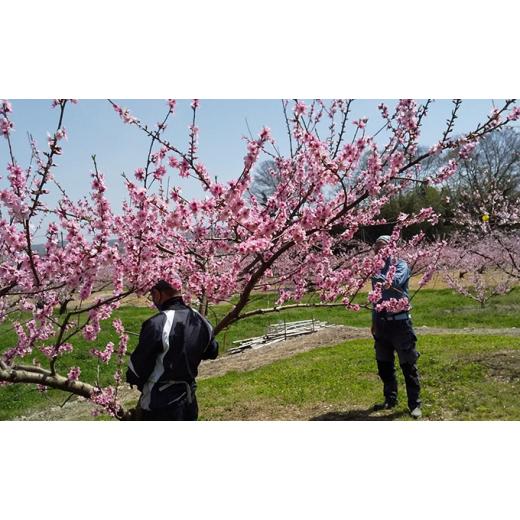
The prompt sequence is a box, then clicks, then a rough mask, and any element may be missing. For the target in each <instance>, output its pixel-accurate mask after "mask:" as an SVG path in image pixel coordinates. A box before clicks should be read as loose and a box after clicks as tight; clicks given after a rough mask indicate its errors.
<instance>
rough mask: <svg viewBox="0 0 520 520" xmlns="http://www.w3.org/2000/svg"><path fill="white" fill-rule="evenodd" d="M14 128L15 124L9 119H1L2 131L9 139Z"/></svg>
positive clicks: (0, 129)
mask: <svg viewBox="0 0 520 520" xmlns="http://www.w3.org/2000/svg"><path fill="white" fill-rule="evenodd" d="M13 129H14V124H13V123H12V122H11V121H9V119H6V118H2V119H0V132H2V135H3V136H4V137H5V138H6V139H7V137H8V136H9V134H10V133H11V132H12V130H13Z"/></svg>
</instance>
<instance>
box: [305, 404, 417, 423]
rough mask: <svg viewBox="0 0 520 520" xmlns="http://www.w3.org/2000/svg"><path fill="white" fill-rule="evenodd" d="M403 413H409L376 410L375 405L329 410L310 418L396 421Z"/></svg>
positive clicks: (313, 419) (316, 419)
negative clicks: (336, 410) (356, 408)
mask: <svg viewBox="0 0 520 520" xmlns="http://www.w3.org/2000/svg"><path fill="white" fill-rule="evenodd" d="M403 415H407V412H406V411H404V410H401V411H395V412H392V413H385V412H380V411H376V410H374V408H373V407H370V408H368V409H367V410H348V411H346V412H327V413H325V414H322V415H317V416H316V417H312V418H311V419H309V420H310V421H394V420H396V419H399V418H400V417H402V416H403Z"/></svg>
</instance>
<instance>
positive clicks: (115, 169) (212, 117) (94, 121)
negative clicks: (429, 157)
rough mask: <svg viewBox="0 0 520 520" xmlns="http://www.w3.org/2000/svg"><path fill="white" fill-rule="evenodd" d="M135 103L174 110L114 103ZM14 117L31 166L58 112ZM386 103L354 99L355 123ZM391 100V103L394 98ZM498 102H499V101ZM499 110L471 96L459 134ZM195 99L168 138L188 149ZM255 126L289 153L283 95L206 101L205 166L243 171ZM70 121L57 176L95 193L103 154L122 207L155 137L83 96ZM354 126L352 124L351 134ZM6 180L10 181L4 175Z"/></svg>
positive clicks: (71, 108) (375, 121)
mask: <svg viewBox="0 0 520 520" xmlns="http://www.w3.org/2000/svg"><path fill="white" fill-rule="evenodd" d="M114 101H116V102H118V103H119V104H121V105H122V106H124V107H126V108H129V109H130V111H131V113H132V114H133V115H135V116H136V117H138V118H139V119H140V120H141V121H143V122H146V123H148V124H152V125H153V124H155V123H156V122H158V121H160V120H161V119H162V118H163V117H164V115H165V113H166V110H167V106H166V102H165V100H114ZM11 102H12V105H13V113H12V114H11V116H12V120H13V122H14V124H15V132H14V133H13V139H12V141H13V145H14V150H15V156H16V158H17V160H18V162H19V163H21V164H22V165H24V166H27V164H28V161H29V158H30V154H29V146H28V142H27V132H30V133H31V134H32V135H33V136H34V137H35V138H36V140H37V141H38V143H39V144H40V148H43V147H44V145H45V142H46V134H47V132H48V131H52V130H54V129H55V127H56V122H57V116H58V110H57V109H54V110H52V109H51V108H50V104H51V102H50V100H11ZM379 102H380V100H359V101H355V102H354V104H353V113H352V120H353V119H357V118H359V117H362V116H367V117H369V123H368V125H367V126H368V130H369V131H370V130H371V129H372V130H375V129H378V128H379V126H380V124H381V119H380V117H379V112H378V110H377V105H378V104H379ZM387 103H388V104H392V103H393V102H392V101H387ZM497 103H498V104H499V103H500V101H497ZM491 108H492V101H491V100H467V101H465V102H464V103H463V106H462V109H461V111H460V117H459V119H458V121H457V127H456V133H461V132H464V131H467V130H470V129H471V128H473V127H474V126H475V124H476V123H477V122H478V121H481V120H483V119H484V118H485V117H486V115H487V114H488V113H489V111H490V109H491ZM450 111H451V102H450V101H448V100H438V101H436V102H435V103H434V104H433V106H432V108H431V110H430V115H429V117H428V119H427V120H426V121H425V124H424V126H423V130H422V137H421V143H422V144H425V145H430V144H432V143H434V142H435V141H436V140H437V139H438V138H439V136H440V133H441V132H442V129H443V127H444V123H445V121H446V119H447V118H448V117H449V115H450ZM191 116H192V113H191V109H190V101H188V100H180V101H179V102H178V105H177V109H176V115H175V117H174V118H173V119H170V121H169V124H168V129H167V138H168V139H169V140H170V141H171V142H172V143H174V144H176V145H177V146H179V147H180V148H181V149H184V150H185V149H186V148H187V143H188V130H187V129H188V125H189V124H190V123H191ZM246 120H247V124H248V125H249V128H250V129H251V132H252V133H253V135H256V134H257V133H258V132H259V131H260V130H261V128H262V127H263V126H264V125H265V126H268V127H270V128H271V130H272V133H273V136H274V137H275V139H276V140H277V141H278V144H279V148H280V149H281V151H282V152H284V151H285V152H287V149H288V147H287V132H286V128H285V121H284V118H283V112H282V108H281V101H280V100H272V99H269V100H201V106H200V108H199V110H198V118H197V124H198V126H199V128H200V148H199V157H200V159H201V160H202V161H203V162H204V163H205V164H206V167H207V168H208V171H209V172H210V175H211V176H215V175H217V176H218V178H219V180H221V181H227V180H231V179H233V178H235V177H236V176H237V175H239V173H240V171H241V169H242V164H243V157H244V155H245V142H244V140H243V139H242V137H243V136H244V135H247V134H248V128H247V125H246ZM64 126H65V128H66V129H67V132H68V141H67V142H65V143H64V144H63V155H62V156H61V157H59V158H58V159H57V164H58V168H57V169H56V170H55V176H56V178H57V179H58V181H59V182H60V184H61V185H62V186H63V187H64V188H65V190H66V191H67V192H68V193H69V194H70V195H71V197H72V198H73V199H78V198H80V197H81V196H83V195H84V194H85V193H87V192H88V189H89V184H90V177H89V172H90V171H91V170H92V161H91V158H90V156H91V155H92V154H96V156H97V162H98V166H99V168H100V170H101V171H102V172H103V173H104V174H105V178H106V180H107V184H108V187H109V189H108V193H107V196H108V198H109V200H110V201H111V202H113V203H114V204H115V205H116V207H117V206H118V205H119V204H120V202H121V201H122V200H123V198H124V196H125V193H124V192H125V190H124V188H123V183H122V179H121V173H122V172H125V173H127V174H130V175H131V174H132V173H133V171H134V170H135V169H136V168H138V167H140V166H144V164H145V162H146V156H147V152H148V147H149V140H148V138H147V137H146V136H145V135H144V134H143V133H142V132H141V131H140V130H139V129H137V128H136V127H134V126H130V125H125V124H123V123H122V121H121V120H120V119H119V117H118V115H117V114H116V113H115V112H114V110H113V108H112V107H111V105H110V104H109V103H108V101H106V100H80V101H79V103H78V104H76V105H72V104H71V105H68V106H67V110H66V113H65V119H64ZM353 129H354V127H353V126H352V125H350V132H353ZM7 151H8V150H7V145H6V143H5V140H3V139H2V140H1V142H0V158H1V163H2V168H4V167H5V164H6V162H7V158H8V156H7ZM2 176H3V177H4V180H3V181H0V182H1V185H2V186H4V185H5V184H4V183H5V175H4V173H3V172H2ZM173 184H178V185H181V187H182V188H183V192H184V194H185V196H187V197H188V198H191V197H196V196H198V195H200V193H201V191H200V189H199V187H198V185H197V184H196V182H195V181H194V180H193V179H186V180H183V179H179V178H178V177H176V178H175V179H171V180H170V186H172V185H173Z"/></svg>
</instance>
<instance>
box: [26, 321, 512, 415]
mask: <svg viewBox="0 0 520 520" xmlns="http://www.w3.org/2000/svg"><path fill="white" fill-rule="evenodd" d="M415 331H416V333H417V335H418V336H423V335H427V334H435V335H437V334H478V335H489V336H492V335H495V336H520V329H517V328H501V329H484V328H475V327H468V328H464V329H449V328H442V327H416V328H415ZM370 337H371V336H370V331H369V330H368V329H365V328H358V327H346V326H343V325H334V326H330V327H327V328H324V329H321V330H319V331H317V332H315V333H313V334H308V335H306V336H299V337H297V338H293V339H290V340H287V341H282V342H280V343H276V344H274V345H271V346H267V347H263V348H260V349H257V350H246V351H244V352H242V353H240V354H233V355H229V356H222V357H219V358H218V359H215V360H214V361H203V362H202V364H201V365H200V368H199V379H205V378H208V377H215V376H221V375H224V374H226V373H228V372H248V371H250V370H254V369H256V368H259V367H262V366H264V365H269V364H271V363H274V362H275V361H278V360H280V359H285V358H288V357H291V356H294V355H296V354H299V353H301V352H307V351H309V350H312V349H315V348H317V347H327V346H329V347H330V346H334V345H337V344H339V343H342V342H344V341H347V340H351V339H359V338H370ZM138 397H139V394H138V392H137V391H135V390H131V389H129V388H125V389H122V390H121V393H120V399H121V401H122V402H123V403H125V404H128V403H130V404H132V403H133V402H135V401H137V398H138ZM91 410H92V406H91V405H90V403H88V402H85V401H79V400H71V401H69V402H68V403H67V404H66V405H65V406H63V407H58V406H52V407H49V408H47V409H45V410H40V411H38V412H34V413H31V414H28V415H27V416H22V417H19V418H18V420H32V421H48V420H53V421H60V420H61V421H63V420H89V419H91V414H90V411H91Z"/></svg>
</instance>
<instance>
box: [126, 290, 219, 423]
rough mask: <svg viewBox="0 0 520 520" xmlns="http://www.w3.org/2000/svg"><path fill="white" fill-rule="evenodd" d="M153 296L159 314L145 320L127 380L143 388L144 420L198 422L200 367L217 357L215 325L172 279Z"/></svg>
mask: <svg viewBox="0 0 520 520" xmlns="http://www.w3.org/2000/svg"><path fill="white" fill-rule="evenodd" d="M150 296H151V299H152V301H153V303H154V304H155V306H156V307H157V308H158V310H159V311H160V312H159V313H158V314H155V315H154V316H152V317H151V318H150V319H148V320H146V321H145V322H144V323H143V325H142V327H141V333H140V334H139V343H138V345H137V347H136V349H135V350H134V352H133V353H132V355H131V356H130V361H129V363H128V370H127V373H126V380H127V382H128V383H129V384H130V385H132V386H134V385H135V386H137V388H138V389H139V390H140V392H141V398H140V399H139V404H138V410H139V413H138V416H139V418H140V419H141V420H145V421H146V420H148V421H160V420H166V421H167V420H171V421H190V420H191V421H194V420H197V417H198V405H197V398H196V395H195V389H196V383H195V378H196V377H197V373H198V366H199V364H200V362H201V360H203V359H215V358H216V357H217V355H218V343H217V342H216V341H215V338H214V334H213V328H212V327H211V325H210V323H209V322H208V321H207V320H206V318H204V317H203V316H202V315H201V314H199V313H198V312H197V311H195V310H194V309H192V308H191V307H188V306H187V305H186V304H185V303H184V301H183V300H182V297H181V295H180V293H179V292H178V291H177V290H176V289H174V288H173V287H172V286H171V285H170V284H169V283H168V282H166V281H164V280H160V281H159V282H157V283H156V284H155V285H154V286H153V287H152V288H151V290H150Z"/></svg>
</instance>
